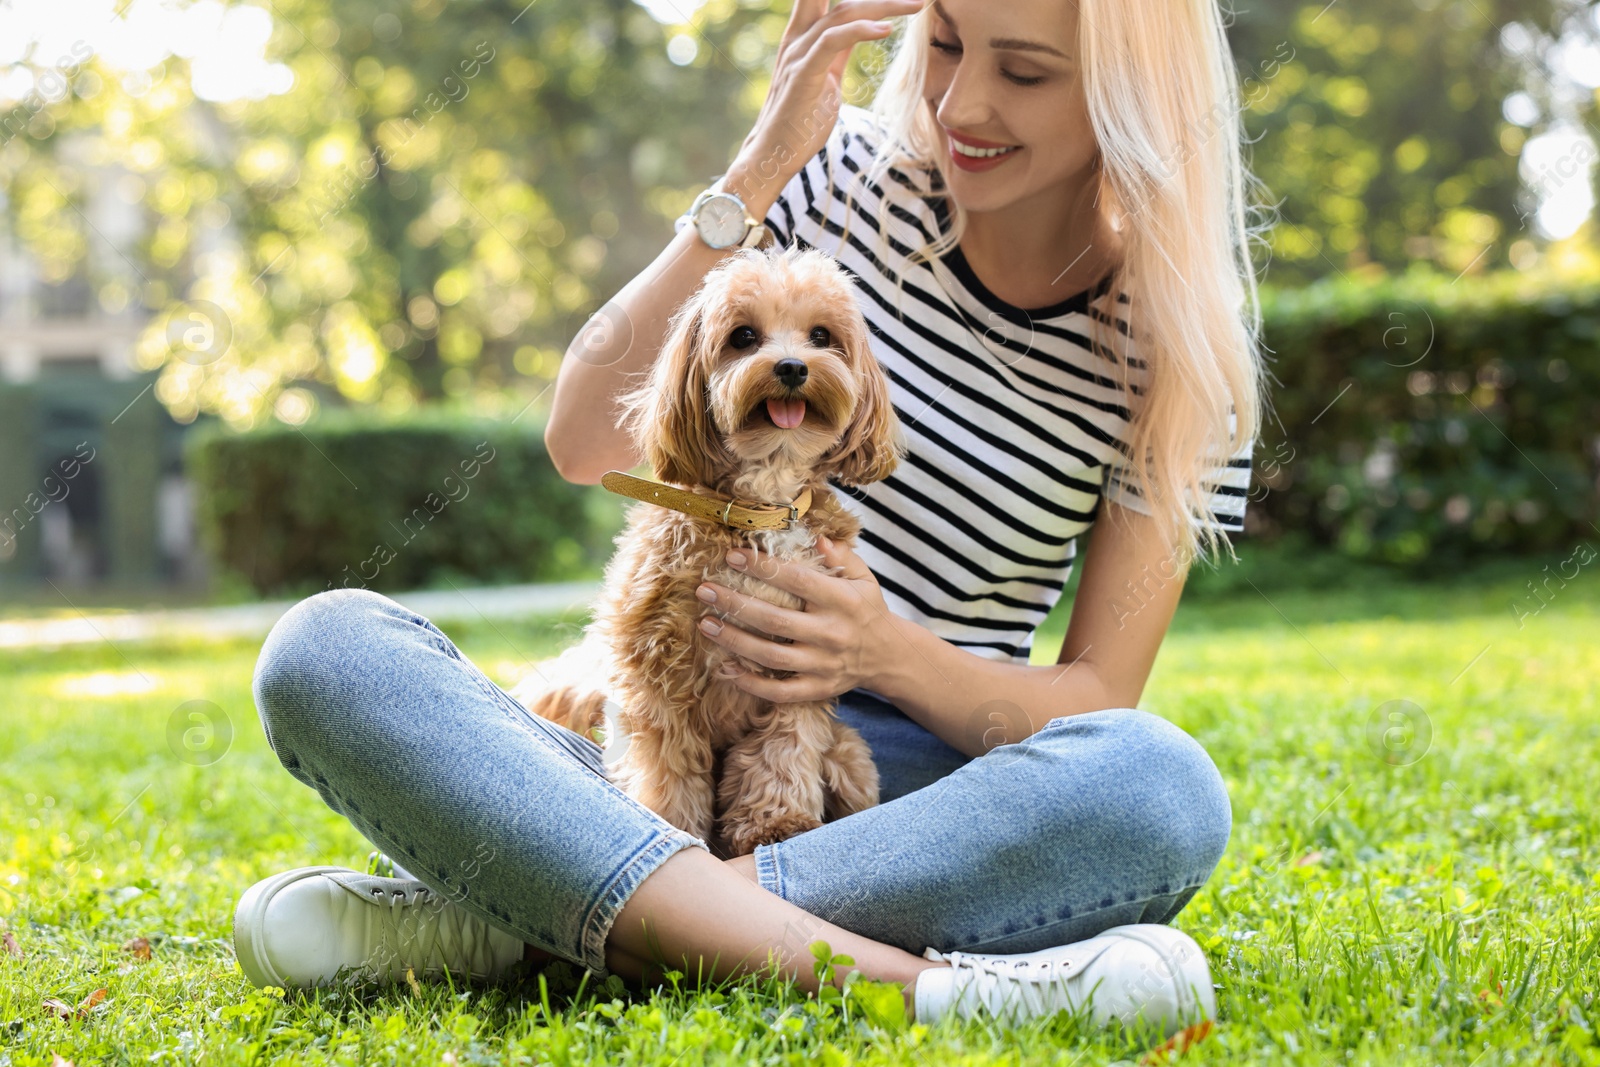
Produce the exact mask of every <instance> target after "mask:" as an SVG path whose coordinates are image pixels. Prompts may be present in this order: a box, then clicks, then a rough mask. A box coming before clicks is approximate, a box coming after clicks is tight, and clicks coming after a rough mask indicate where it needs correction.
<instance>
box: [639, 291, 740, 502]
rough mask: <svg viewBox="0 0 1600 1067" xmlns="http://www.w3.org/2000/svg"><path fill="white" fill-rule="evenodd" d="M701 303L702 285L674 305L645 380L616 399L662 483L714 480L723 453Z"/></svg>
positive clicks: (701, 482) (700, 483)
mask: <svg viewBox="0 0 1600 1067" xmlns="http://www.w3.org/2000/svg"><path fill="white" fill-rule="evenodd" d="M705 304H706V291H705V290H704V289H702V290H701V291H700V292H698V293H696V294H695V295H694V296H691V297H690V298H689V299H688V301H686V302H685V303H684V304H683V305H682V306H680V307H679V308H678V311H677V312H676V313H675V314H674V315H673V317H672V320H671V322H670V323H668V325H667V335H666V340H665V341H664V342H663V343H662V346H661V351H660V352H659V353H658V354H657V355H656V361H655V365H654V367H653V368H652V369H651V372H650V378H649V381H648V382H646V383H645V384H644V385H643V386H641V387H640V388H638V389H635V390H633V391H632V392H630V393H627V394H624V395H623V396H622V397H621V398H619V403H620V404H621V406H622V408H623V410H624V415H623V420H622V422H623V425H625V426H626V428H627V429H628V431H629V432H630V433H631V434H632V435H633V439H634V442H635V443H636V444H637V445H638V447H639V451H640V452H642V453H644V457H645V459H646V461H648V462H649V464H650V467H651V469H652V470H654V471H655V475H656V477H657V478H660V479H661V480H662V481H664V482H677V483H679V484H681V485H709V484H712V483H713V482H714V481H715V480H716V472H717V469H718V459H719V458H720V457H722V456H723V453H724V451H725V450H724V449H723V447H722V442H721V438H720V437H719V436H718V434H717V430H716V425H715V424H714V423H713V422H712V421H711V412H710V396H709V395H708V392H707V385H708V384H709V380H710V377H709V376H710V366H711V359H712V357H713V356H714V355H715V353H714V352H709V351H707V350H706V348H707V346H708V345H713V344H715V340H714V339H713V338H711V337H709V336H707V334H706V330H705V322H704V314H703V313H704V310H705Z"/></svg>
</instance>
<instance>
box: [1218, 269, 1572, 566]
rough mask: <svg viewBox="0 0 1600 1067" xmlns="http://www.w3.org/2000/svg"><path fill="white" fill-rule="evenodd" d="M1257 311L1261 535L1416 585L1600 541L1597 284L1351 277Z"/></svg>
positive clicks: (1252, 518)
mask: <svg viewBox="0 0 1600 1067" xmlns="http://www.w3.org/2000/svg"><path fill="white" fill-rule="evenodd" d="M1263 312H1264V317H1265V324H1264V338H1265V341H1266V344H1267V346H1268V347H1269V348H1270V349H1272V351H1273V352H1274V353H1275V355H1274V356H1271V357H1269V358H1270V359H1271V361H1272V370H1273V373H1274V375H1275V377H1276V378H1277V383H1276V384H1275V385H1274V386H1273V389H1272V394H1273V405H1274V408H1275V411H1276V415H1277V420H1276V421H1274V420H1271V419H1269V420H1268V425H1267V427H1266V428H1265V429H1264V430H1263V433H1262V436H1261V439H1260V441H1259V442H1258V447H1257V450H1256V484H1255V486H1254V487H1253V489H1252V498H1253V499H1252V502H1251V504H1250V506H1249V509H1248V511H1249V526H1248V529H1249V531H1250V533H1251V534H1252V535H1255V536H1259V537H1261V538H1263V539H1265V540H1268V541H1271V540H1275V539H1277V538H1279V537H1281V536H1283V535H1284V534H1285V533H1287V532H1290V531H1295V530H1303V531H1305V532H1306V533H1307V534H1308V535H1309V536H1310V538H1311V539H1312V540H1313V541H1314V542H1315V543H1318V544H1321V545H1325V546H1332V547H1334V548H1336V549H1337V550H1338V551H1339V552H1340V553H1341V554H1343V555H1345V556H1347V557H1353V558H1356V559H1363V560H1370V561H1373V562H1379V563H1388V564H1398V565H1401V566H1404V567H1406V568H1407V569H1411V570H1415V571H1421V572H1430V571H1431V572H1437V571H1440V570H1446V569H1449V568H1451V567H1454V566H1456V565H1458V564H1460V563H1462V562H1463V561H1465V560H1466V559H1467V558H1469V557H1473V556H1482V555H1496V554H1504V553H1525V552H1547V551H1553V550H1559V549H1563V548H1571V547H1573V545H1574V544H1575V543H1576V542H1577V541H1579V540H1582V539H1586V538H1595V537H1596V534H1597V531H1596V529H1595V527H1594V526H1592V525H1591V523H1593V522H1594V521H1595V519H1596V516H1597V507H1596V499H1597V480H1596V474H1597V464H1600V438H1597V436H1596V434H1597V432H1600V353H1597V350H1596V339H1597V338H1600V283H1596V282H1590V281H1577V282H1573V281H1565V282H1552V281H1548V280H1541V279H1538V278H1533V277H1529V276H1526V275H1521V274H1516V273H1510V272H1506V273H1499V274H1494V275H1489V276H1485V277H1483V278H1471V279H1461V280H1460V281H1452V280H1451V279H1450V278H1448V277H1441V276H1438V275H1434V274H1431V273H1425V272H1424V273H1413V274H1409V275H1405V276H1401V277H1397V278H1390V279H1385V280H1383V281H1380V282H1377V283H1372V282H1358V281H1349V280H1342V279H1341V280H1335V281H1333V282H1329V283H1319V284H1318V285H1315V286H1312V287H1310V288H1307V289H1302V290H1296V291H1283V292H1271V291H1264V292H1263Z"/></svg>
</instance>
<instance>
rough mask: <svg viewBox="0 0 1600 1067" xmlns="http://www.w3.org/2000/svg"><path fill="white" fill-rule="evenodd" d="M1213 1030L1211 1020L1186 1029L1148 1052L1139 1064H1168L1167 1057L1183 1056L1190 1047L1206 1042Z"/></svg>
mask: <svg viewBox="0 0 1600 1067" xmlns="http://www.w3.org/2000/svg"><path fill="white" fill-rule="evenodd" d="M1211 1029H1212V1027H1211V1020H1210V1019H1206V1020H1205V1021H1203V1022H1198V1023H1195V1024H1194V1025H1193V1026H1188V1027H1185V1028H1184V1029H1182V1030H1179V1031H1178V1032H1177V1033H1175V1034H1173V1035H1172V1036H1171V1037H1169V1038H1167V1039H1166V1040H1165V1041H1163V1042H1162V1043H1161V1044H1159V1045H1157V1046H1156V1047H1155V1048H1153V1049H1151V1050H1150V1051H1149V1052H1146V1053H1145V1054H1144V1055H1143V1056H1140V1057H1139V1062H1140V1063H1141V1064H1143V1065H1144V1067H1154V1065H1155V1064H1161V1063H1166V1062H1167V1057H1169V1056H1171V1055H1173V1054H1178V1055H1182V1054H1183V1052H1184V1050H1186V1049H1188V1048H1189V1047H1190V1046H1192V1045H1197V1044H1199V1043H1200V1042H1202V1041H1204V1040H1205V1039H1206V1038H1207V1037H1210V1036H1211Z"/></svg>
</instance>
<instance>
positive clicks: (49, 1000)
mask: <svg viewBox="0 0 1600 1067" xmlns="http://www.w3.org/2000/svg"><path fill="white" fill-rule="evenodd" d="M44 1010H45V1011H47V1012H49V1013H50V1014H51V1015H54V1016H56V1017H57V1018H60V1019H70V1018H72V1006H71V1005H70V1004H63V1003H62V1002H61V1001H59V1000H57V999H56V998H55V997H46V998H45V999H44Z"/></svg>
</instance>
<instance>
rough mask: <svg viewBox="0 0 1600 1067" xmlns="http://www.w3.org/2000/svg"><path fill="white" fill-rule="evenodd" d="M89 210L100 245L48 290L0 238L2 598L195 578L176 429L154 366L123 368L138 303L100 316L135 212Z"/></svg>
mask: <svg viewBox="0 0 1600 1067" xmlns="http://www.w3.org/2000/svg"><path fill="white" fill-rule="evenodd" d="M87 213H88V218H89V221H90V222H91V224H92V225H93V226H94V228H95V230H96V232H97V233H98V234H99V236H100V237H101V239H102V241H101V243H103V244H104V245H106V247H104V248H101V249H98V250H96V252H95V253H91V255H90V257H89V260H88V262H86V263H85V264H84V267H83V269H82V273H81V274H80V275H79V276H76V277H73V278H71V279H68V280H67V281H65V282H64V283H62V284H59V285H49V284H45V283H44V282H43V281H42V280H41V279H40V278H39V277H38V272H37V270H36V269H35V267H34V264H33V263H32V261H31V259H30V257H28V256H27V255H26V253H25V252H23V251H22V250H21V249H20V247H19V246H18V243H17V242H16V241H14V240H10V239H8V237H7V236H6V235H4V234H0V595H3V592H4V590H6V589H11V590H13V591H14V590H15V589H17V588H18V587H19V586H27V585H41V586H42V585H43V583H44V580H45V579H48V580H49V581H51V582H53V583H55V584H56V585H58V586H60V587H61V588H63V589H66V588H67V587H78V588H82V587H85V586H93V585H117V586H143V585H150V584H171V583H185V584H187V583H190V582H194V581H198V580H199V578H200V572H199V566H200V563H199V560H198V559H197V556H198V555H199V553H198V551H197V546H196V544H195V536H194V529H193V520H192V515H193V508H192V506H191V497H190V491H189V485H188V482H187V481H186V480H185V479H184V477H183V470H182V452H181V449H182V436H183V432H184V427H182V426H180V425H179V424H177V423H176V422H174V421H173V420H172V418H171V417H170V416H169V415H168V414H167V413H166V411H165V409H164V408H163V407H162V406H161V404H160V403H159V402H158V401H157V400H156V398H155V392H154V385H155V377H156V376H155V374H153V373H150V372H144V371H140V370H138V368H137V367H136V365H135V363H134V357H133V353H134V342H135V340H136V339H137V337H138V334H139V331H140V329H141V328H142V327H143V325H144V323H145V320H146V317H147V313H146V312H145V311H144V310H143V309H142V308H141V307H140V306H139V303H138V301H137V299H132V300H126V301H123V303H125V304H126V306H125V307H123V308H122V309H120V310H117V311H115V312H111V311H108V310H106V307H105V306H104V304H105V302H104V301H103V300H102V299H101V295H100V294H101V292H102V291H103V289H102V287H103V286H104V285H106V284H107V281H108V279H109V280H116V279H118V278H120V277H121V276H122V275H126V274H128V273H129V272H130V271H131V269H132V268H131V267H130V266H129V261H127V260H125V259H123V258H122V255H121V253H120V252H119V250H118V248H117V246H118V245H123V246H126V245H127V244H128V243H131V241H132V240H133V239H134V237H135V236H136V234H137V230H138V227H139V225H140V212H139V209H138V208H137V207H135V206H132V205H128V204H125V203H122V202H121V201H119V200H117V199H116V198H115V197H111V196H106V197H99V196H95V197H92V198H91V200H90V203H89V205H88V207H87ZM129 280H130V281H132V282H133V284H130V285H126V291H128V292H131V293H134V294H137V293H138V292H139V291H140V288H141V287H140V286H139V285H138V284H137V278H134V279H129ZM113 303H115V301H113Z"/></svg>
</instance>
